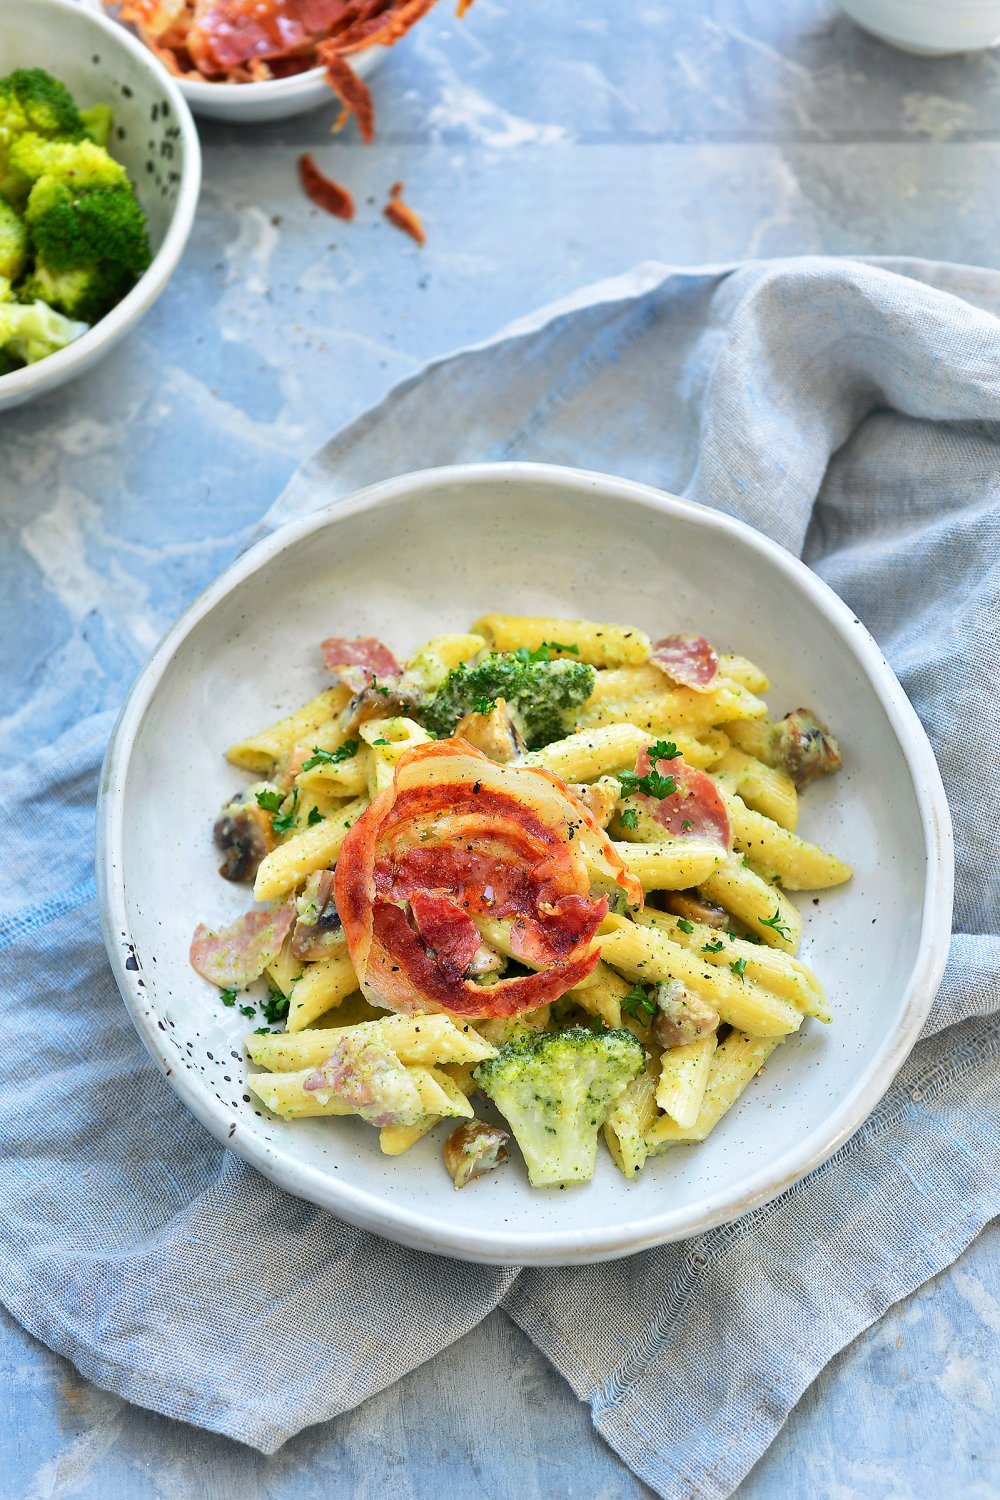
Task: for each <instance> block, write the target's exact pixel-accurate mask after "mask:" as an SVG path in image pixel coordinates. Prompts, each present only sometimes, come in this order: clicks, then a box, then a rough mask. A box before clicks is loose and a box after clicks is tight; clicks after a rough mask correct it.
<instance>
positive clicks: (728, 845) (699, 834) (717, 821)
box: [635, 749, 733, 850]
mask: <svg viewBox="0 0 1000 1500" xmlns="http://www.w3.org/2000/svg"><path fill="white" fill-rule="evenodd" d="M635 769H636V774H637V775H638V776H640V777H645V776H648V775H649V773H650V772H651V771H653V770H654V769H655V770H656V771H657V772H659V774H660V775H661V776H664V777H669V778H670V780H671V781H672V782H673V783H674V789H673V791H671V792H670V793H669V794H668V795H667V796H665V797H651V796H647V795H646V794H645V793H644V792H638V793H637V794H636V796H635V801H636V802H638V803H639V805H640V806H641V807H642V809H643V811H644V812H647V813H648V814H649V815H650V817H652V818H654V819H655V820H656V822H657V823H659V824H660V826H661V827H662V828H664V829H665V830H666V832H667V833H668V834H669V835H670V836H671V838H692V839H707V840H709V841H710V842H711V843H714V844H718V845H719V847H720V848H722V849H726V850H730V849H732V847H733V830H732V827H731V825H730V822H729V813H728V812H727V811H726V804H725V802H724V801H723V800H722V796H721V793H720V792H719V789H718V787H717V786H716V785H715V782H714V781H713V780H712V778H711V777H710V776H706V775H705V772H704V771H699V770H697V769H696V768H695V767H694V766H689V765H688V764H687V763H686V762H685V761H684V760H683V759H682V758H681V756H679V755H677V756H675V757H674V758H673V759H672V760H666V759H659V760H657V762H656V765H655V768H654V765H653V761H652V760H651V759H650V754H649V750H648V749H646V750H642V751H640V752H639V758H638V760H637V761H636V763H635Z"/></svg>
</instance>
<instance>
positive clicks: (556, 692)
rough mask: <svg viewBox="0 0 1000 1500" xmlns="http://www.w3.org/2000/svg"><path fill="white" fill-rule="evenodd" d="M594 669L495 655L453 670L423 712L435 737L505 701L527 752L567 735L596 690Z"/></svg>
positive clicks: (573, 663) (509, 654) (581, 664)
mask: <svg viewBox="0 0 1000 1500" xmlns="http://www.w3.org/2000/svg"><path fill="white" fill-rule="evenodd" d="M594 677H595V673H594V669H593V667H591V666H588V665H587V663H586V662H582V661H567V660H565V659H564V658H558V659H557V660H555V661H532V660H530V659H528V660H525V659H524V658H522V657H519V656H517V655H515V654H514V653H513V652H507V651H503V652H495V653H493V654H492V655H490V656H485V657H483V659H482V661H480V662H476V663H474V664H472V665H471V666H470V665H469V664H468V663H462V665H460V666H457V667H455V668H454V669H453V670H452V671H451V672H449V673H448V676H447V677H446V678H445V680H444V682H443V683H442V684H441V686H440V687H439V688H438V689H437V691H436V692H435V693H432V694H431V695H430V697H429V698H428V699H427V702H426V703H425V704H424V707H423V709H422V710H421V717H422V719H423V722H424V724H425V725H426V727H427V728H428V729H430V730H432V731H433V732H434V733H435V734H437V735H439V736H441V735H448V734H451V733H452V731H453V730H454V728H455V725H456V724H457V723H458V721H459V719H461V718H464V716H465V715H466V714H468V713H472V712H473V710H475V709H477V708H478V709H479V710H480V711H482V709H483V707H484V706H485V705H486V704H488V703H491V702H492V701H493V700H494V699H495V698H503V699H505V701H506V703H507V708H508V710H509V711H510V714H511V717H512V718H513V720H514V723H515V724H516V726H517V728H518V729H519V730H520V732H521V735H522V737H523V738H524V740H525V742H526V743H527V745H528V748H529V750H535V749H537V748H538V747H539V746H540V745H548V744H550V743H551V741H552V740H558V739H562V738H563V736H564V735H567V734H570V733H571V732H572V730H573V727H574V724H575V712H576V710H577V709H578V708H579V707H580V706H581V704H583V703H586V701H587V699H588V698H589V697H590V695H591V693H592V692H593V691H594Z"/></svg>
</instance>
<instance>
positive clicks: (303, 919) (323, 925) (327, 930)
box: [292, 870, 347, 963]
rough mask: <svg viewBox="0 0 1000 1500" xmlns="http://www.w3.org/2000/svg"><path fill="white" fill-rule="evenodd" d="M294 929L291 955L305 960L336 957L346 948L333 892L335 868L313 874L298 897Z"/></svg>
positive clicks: (310, 961) (307, 961)
mask: <svg viewBox="0 0 1000 1500" xmlns="http://www.w3.org/2000/svg"><path fill="white" fill-rule="evenodd" d="M297 910H298V916H297V917H296V921H295V927H294V929H293V931H292V956H293V957H294V958H298V959H301V960H303V962H306V963H313V962H315V961H316V960H318V959H321V958H335V957H336V955H337V954H338V953H343V952H344V951H345V949H346V948H347V938H346V936H345V935H344V927H343V924H342V922H341V920H340V917H339V915H338V913H337V903H336V901H335V899H334V895H333V871H332V870H317V871H316V872H315V874H313V875H310V876H309V879H308V880H307V881H306V883H305V886H304V887H303V890H302V894H301V896H300V897H299V899H298V906H297Z"/></svg>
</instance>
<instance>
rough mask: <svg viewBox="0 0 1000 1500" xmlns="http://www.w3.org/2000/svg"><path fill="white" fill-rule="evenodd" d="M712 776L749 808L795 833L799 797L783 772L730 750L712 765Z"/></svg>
mask: <svg viewBox="0 0 1000 1500" xmlns="http://www.w3.org/2000/svg"><path fill="white" fill-rule="evenodd" d="M712 775H713V777H714V778H715V780H716V781H717V782H718V784H719V786H720V787H722V788H723V789H724V790H725V791H727V792H737V793H738V794H739V796H741V797H742V798H743V801H744V802H745V803H746V804H747V805H748V806H749V807H752V808H754V809H755V811H757V812H759V813H763V815H764V816H765V817H766V818H772V819H773V820H774V822H775V823H780V825H781V827H782V828H787V829H788V830H789V831H790V832H792V833H794V831H795V827H796V824H797V822H798V817H799V794H798V792H797V791H796V790H795V782H794V781H793V780H792V778H791V777H790V776H788V775H786V773H785V772H784V771H778V770H775V768H774V767H773V766H766V765H765V764H764V762H763V761H762V760H758V759H757V757H756V756H754V755H747V754H746V753H745V752H744V751H743V750H727V751H726V753H725V755H721V756H720V757H719V759H718V760H717V761H716V762H715V764H714V765H713V767H712Z"/></svg>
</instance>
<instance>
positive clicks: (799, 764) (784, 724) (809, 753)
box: [772, 708, 841, 790]
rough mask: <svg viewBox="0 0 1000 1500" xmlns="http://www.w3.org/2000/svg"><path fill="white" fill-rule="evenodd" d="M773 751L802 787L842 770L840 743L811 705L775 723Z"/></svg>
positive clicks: (796, 783)
mask: <svg viewBox="0 0 1000 1500" xmlns="http://www.w3.org/2000/svg"><path fill="white" fill-rule="evenodd" d="M772 753H773V756H774V761H775V764H777V765H778V766H780V768H781V769H782V770H783V771H787V772H788V774H789V776H790V777H791V778H792V780H793V781H794V782H795V785H796V786H797V787H798V788H799V789H800V790H801V789H802V787H804V786H808V785H809V783H810V781H815V780H816V779H817V778H818V777H820V776H831V775H832V774H833V772H834V771H839V770H840V765H841V759H840V746H839V745H838V744H837V741H836V740H835V739H834V737H833V735H832V734H831V733H830V732H829V730H828V729H827V727H826V725H825V724H823V723H821V721H820V720H819V719H817V717H816V715H815V714H814V713H813V711H812V709H809V708H796V709H795V710H793V712H792V713H790V714H786V715H785V717H784V718H783V719H781V720H779V722H778V723H777V724H776V725H775V726H774V731H773V736H772Z"/></svg>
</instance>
